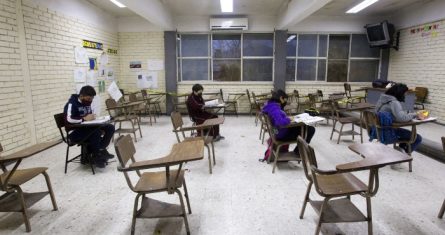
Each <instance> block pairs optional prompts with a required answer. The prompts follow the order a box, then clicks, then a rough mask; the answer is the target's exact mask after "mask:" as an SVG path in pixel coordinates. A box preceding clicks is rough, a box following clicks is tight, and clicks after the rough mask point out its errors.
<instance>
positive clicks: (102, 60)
mask: <svg viewBox="0 0 445 235" xmlns="http://www.w3.org/2000/svg"><path fill="white" fill-rule="evenodd" d="M99 62H100V64H101V65H107V64H108V55H107V53H105V52H103V53H102V55H100V58H99Z"/></svg>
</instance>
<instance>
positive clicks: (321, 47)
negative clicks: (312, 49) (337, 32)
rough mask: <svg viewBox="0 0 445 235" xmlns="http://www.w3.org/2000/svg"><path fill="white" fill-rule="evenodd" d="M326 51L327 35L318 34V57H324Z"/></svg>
mask: <svg viewBox="0 0 445 235" xmlns="http://www.w3.org/2000/svg"><path fill="white" fill-rule="evenodd" d="M327 53H328V35H319V36H318V57H326V55H327Z"/></svg>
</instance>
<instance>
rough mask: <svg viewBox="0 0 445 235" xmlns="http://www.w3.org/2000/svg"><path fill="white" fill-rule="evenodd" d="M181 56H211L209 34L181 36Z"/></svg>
mask: <svg viewBox="0 0 445 235" xmlns="http://www.w3.org/2000/svg"><path fill="white" fill-rule="evenodd" d="M181 43H182V47H181V52H182V53H181V56H182V57H198V56H209V46H208V45H209V36H208V35H207V34H183V35H182V36H181Z"/></svg>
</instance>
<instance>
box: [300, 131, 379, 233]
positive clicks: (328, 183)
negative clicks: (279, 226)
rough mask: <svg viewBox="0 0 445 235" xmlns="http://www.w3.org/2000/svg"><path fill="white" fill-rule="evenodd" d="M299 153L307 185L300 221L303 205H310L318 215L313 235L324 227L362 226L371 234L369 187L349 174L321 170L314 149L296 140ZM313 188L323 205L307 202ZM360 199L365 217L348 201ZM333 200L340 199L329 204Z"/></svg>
mask: <svg viewBox="0 0 445 235" xmlns="http://www.w3.org/2000/svg"><path fill="white" fill-rule="evenodd" d="M298 150H299V151H300V156H301V159H302V161H303V169H304V173H305V176H306V178H307V180H308V181H309V184H308V186H307V190H306V195H305V197H304V201H303V206H302V208H301V212H300V219H303V216H304V211H305V209H306V205H307V203H308V202H309V203H310V204H311V205H312V207H313V208H314V210H315V211H317V213H318V215H319V219H318V224H317V228H316V230H315V234H319V233H320V229H321V225H322V224H323V223H340V222H361V221H365V222H367V223H368V234H372V216H371V195H370V194H368V193H367V192H368V186H367V185H365V184H364V183H363V182H362V181H361V180H360V179H358V178H357V177H355V176H354V175H353V174H351V173H349V172H337V171H325V170H320V169H319V168H318V165H317V159H316V157H315V152H314V149H313V148H312V147H311V146H310V145H309V144H307V143H306V141H305V140H304V139H303V138H301V137H298ZM312 185H314V186H315V191H316V192H317V194H318V195H320V196H322V197H323V198H324V199H323V201H315V200H313V199H311V198H310V192H311V189H312ZM353 195H360V196H363V197H365V198H366V208H367V213H366V214H367V215H366V216H365V215H363V213H362V212H361V211H360V210H359V209H357V207H355V206H354V205H353V204H352V202H351V199H350V197H351V196H353ZM335 198H341V199H336V200H332V199H335Z"/></svg>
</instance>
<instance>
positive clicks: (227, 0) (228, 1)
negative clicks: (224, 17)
mask: <svg viewBox="0 0 445 235" xmlns="http://www.w3.org/2000/svg"><path fill="white" fill-rule="evenodd" d="M219 3H220V4H221V12H233V0H219Z"/></svg>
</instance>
